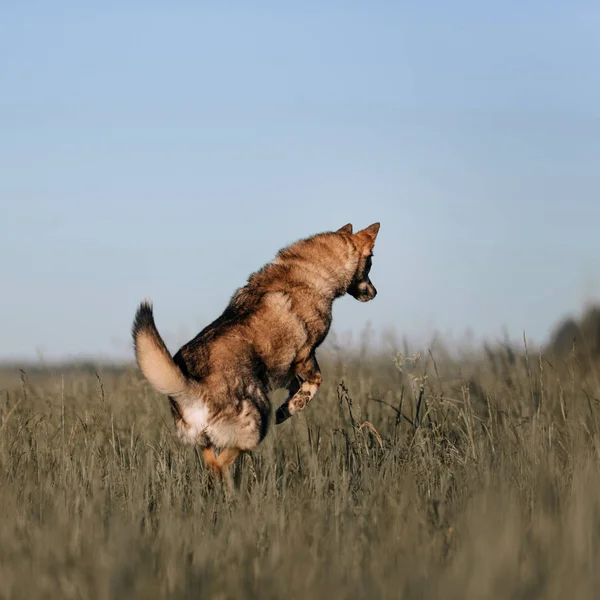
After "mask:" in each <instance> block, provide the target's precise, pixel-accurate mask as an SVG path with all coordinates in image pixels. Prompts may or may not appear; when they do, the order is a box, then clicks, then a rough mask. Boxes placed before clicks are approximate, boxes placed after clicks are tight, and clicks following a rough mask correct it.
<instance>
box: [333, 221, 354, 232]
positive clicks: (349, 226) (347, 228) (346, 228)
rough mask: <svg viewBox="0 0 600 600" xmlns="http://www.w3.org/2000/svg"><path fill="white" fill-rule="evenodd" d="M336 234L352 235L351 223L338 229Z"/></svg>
mask: <svg viewBox="0 0 600 600" xmlns="http://www.w3.org/2000/svg"><path fill="white" fill-rule="evenodd" d="M336 233H352V223H348V224H347V225H344V226H343V227H340V228H339V229H338V230H337V231H336Z"/></svg>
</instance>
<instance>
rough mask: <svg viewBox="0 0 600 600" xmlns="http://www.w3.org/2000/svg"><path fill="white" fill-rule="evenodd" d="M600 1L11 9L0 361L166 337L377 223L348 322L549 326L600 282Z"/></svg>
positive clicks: (0, 73)
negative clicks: (142, 314)
mask: <svg viewBox="0 0 600 600" xmlns="http://www.w3.org/2000/svg"><path fill="white" fill-rule="evenodd" d="M598 32H600V4H599V3H598V2H596V1H594V2H592V1H589V2H582V1H579V0H574V1H569V2H564V1H561V2H557V1H555V0H546V1H542V0H535V1H529V2H524V1H520V2H515V1H510V0H509V1H505V2H493V3H492V2H481V1H475V0H472V1H464V0H457V1H455V2H448V1H447V0H434V1H429V2H426V1H423V2H410V3H407V2H379V1H375V0H373V1H370V2H351V1H348V2H327V1H318V2H317V1H311V0H307V1H305V2H299V3H287V2H257V1H254V2H191V1H186V2H182V1H177V0H174V1H169V2H167V1H163V2H155V1H154V2H153V1H152V0H150V1H149V2H139V1H138V2H127V1H126V2H114V1H113V0H107V1H105V2H102V3H100V2H97V3H85V2H75V1H71V2H65V1H61V0H57V1H55V2H43V3H42V2H17V1H16V0H5V1H4V2H2V3H1V4H0V223H1V224H2V226H1V229H0V231H1V235H0V358H2V359H11V358H12V359H15V358H27V357H29V358H35V357H36V356H37V355H38V353H41V354H42V355H43V356H45V357H46V358H61V357H69V356H78V355H86V356H94V355H95V356H102V357H112V356H114V357H131V349H130V337H129V328H130V325H131V321H132V317H133V314H134V311H135V309H136V305H137V303H138V302H139V301H140V300H141V299H142V298H144V297H150V298H151V299H152V300H153V302H154V305H155V316H156V320H157V324H158V327H159V330H160V331H161V333H163V334H164V337H165V340H166V341H167V343H168V345H169V346H170V348H171V349H172V350H176V349H177V346H178V344H180V343H182V342H184V341H186V340H187V339H188V337H190V336H191V335H193V334H195V333H196V332H197V331H198V330H199V328H201V327H202V326H204V325H206V324H207V323H208V322H210V321H211V320H212V319H214V318H215V317H217V316H218V314H219V313H220V312H221V310H222V309H223V308H224V306H225V304H226V302H227V301H228V299H229V297H230V296H231V294H232V293H233V291H234V290H235V289H236V288H237V287H239V286H241V285H243V284H244V283H245V281H246V278H247V276H248V274H249V273H250V272H251V271H253V270H255V269H257V268H259V267H260V266H262V264H263V263H264V262H266V261H268V260H270V259H271V258H272V257H273V256H274V254H275V252H276V251H277V249H278V248H280V247H281V246H283V245H286V244H287V243H289V242H292V241H294V240H295V239H297V238H300V237H304V236H306V235H309V234H312V233H316V232H318V231H323V230H328V229H332V228H338V227H340V226H342V225H344V224H345V223H347V222H348V221H351V222H353V223H354V225H355V227H364V226H367V225H369V224H371V223H372V222H374V221H380V222H381V224H382V225H381V231H380V235H379V239H378V243H377V246H376V249H375V260H374V266H373V271H372V275H373V277H372V278H373V281H374V283H375V285H376V286H377V288H378V291H379V294H378V296H377V298H376V300H375V301H374V302H372V303H370V304H360V303H358V302H355V301H354V300H353V299H351V298H343V299H341V300H339V301H338V303H337V305H336V306H335V310H334V327H335V330H336V331H338V332H344V331H347V330H354V331H360V330H361V329H362V328H363V327H364V326H365V324H366V323H367V322H371V324H372V326H373V327H374V328H375V329H376V330H382V329H384V328H386V327H393V328H394V329H395V330H396V332H397V333H398V335H400V336H401V335H403V334H408V335H410V336H413V337H414V338H419V339H427V338H428V337H429V336H430V334H431V333H432V332H433V331H434V330H440V331H441V332H442V333H452V334H454V336H460V335H462V334H463V333H464V332H465V330H466V329H467V328H472V330H473V331H474V332H475V333H476V334H480V335H484V336H488V337H492V338H494V337H501V336H502V331H503V328H504V327H506V328H507V329H508V331H509V333H510V334H511V335H514V336H516V337H518V336H519V335H521V332H522V330H523V329H525V330H526V331H527V333H528V335H530V336H531V337H532V338H534V339H538V340H540V341H542V340H543V339H544V338H545V336H547V334H548V330H549V328H551V327H552V326H553V325H554V324H555V323H556V321H557V319H559V318H560V317H561V316H563V315H564V314H565V313H567V312H570V311H578V310H579V309H580V308H581V306H582V303H583V302H584V301H587V300H590V299H596V298H598V293H599V292H600V194H599V191H600V77H599V73H600V35H599V33H598Z"/></svg>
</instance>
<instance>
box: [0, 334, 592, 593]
mask: <svg viewBox="0 0 600 600" xmlns="http://www.w3.org/2000/svg"><path fill="white" fill-rule="evenodd" d="M403 353H404V355H403V356H402V355H398V356H394V354H393V353H391V352H390V353H389V354H385V353H379V354H376V353H374V352H367V353H364V354H362V355H352V354H350V353H344V352H342V351H338V352H333V351H331V352H329V353H327V354H324V355H322V357H321V363H322V368H323V374H324V379H325V381H324V384H323V386H322V388H321V390H320V392H319V394H318V395H317V397H316V398H315V400H314V401H313V403H312V404H311V405H310V406H309V407H308V409H307V410H306V411H305V412H304V413H302V414H300V415H298V416H296V417H294V418H292V419H290V420H289V421H288V422H286V423H285V424H284V425H282V426H278V427H277V428H275V427H272V428H271V431H270V434H269V435H268V437H267V440H266V441H265V442H264V443H263V445H262V446H260V447H259V449H258V450H257V451H256V452H255V453H254V454H253V455H252V456H250V455H247V456H243V457H241V459H239V460H238V462H237V463H236V465H235V468H234V471H233V473H234V477H235V484H236V491H235V493H234V495H233V496H232V497H231V499H230V500H229V501H228V502H227V501H226V500H225V499H224V495H223V493H222V489H220V488H219V486H218V485H213V482H212V481H211V480H210V478H209V477H208V475H207V473H206V471H205V468H204V467H203V464H202V462H201V460H200V458H199V456H198V453H197V452H195V451H194V450H193V449H191V448H185V447H182V446H180V445H179V444H177V443H176V441H175V439H174V438H173V430H172V421H171V419H170V415H169V410H168V403H167V401H166V399H165V398H164V397H161V396H160V395H158V394H156V393H155V392H153V391H152V390H151V389H150V386H149V385H148V384H147V383H146V382H145V381H143V380H142V379H141V377H140V375H139V374H138V372H137V371H136V370H135V369H134V368H133V367H131V368H123V369H108V368H104V369H102V368H98V373H95V372H94V369H92V368H83V367H81V368H74V367H73V368H68V367H65V368H58V367H55V368H49V369H31V370H27V371H26V372H25V373H20V372H19V370H18V369H11V368H6V369H4V370H3V371H2V372H1V373H0V389H1V390H2V392H1V393H2V396H1V397H0V507H1V509H2V524H1V527H0V598H2V599H8V598H11V599H13V598H15V599H16V598H23V599H25V598H26V599H33V598H52V599H56V598H61V599H67V598H86V599H96V598H98V599H101V598H127V599H130V598H140V599H141V598H144V599H153V598H181V599H184V598H215V599H222V600H225V599H230V598H231V599H233V598H260V599H270V598H273V599H274V598H290V599H295V598H311V599H312V598H315V599H320V598H326V599H327V600H332V599H334V598H335V599H338V598H339V599H346V598H348V599H350V598H444V599H454V598H456V599H484V598H494V599H495V598H506V599H512V600H514V599H518V598H556V599H563V598H566V597H568V598H570V599H573V598H594V597H599V596H600V568H599V567H600V453H599V450H600V442H599V438H598V426H599V418H600V414H599V413H600V407H599V406H598V404H599V399H600V384H599V382H598V379H597V376H598V373H597V371H596V368H595V363H594V359H593V358H591V356H592V354H593V353H592V352H585V351H583V350H582V349H581V348H575V350H574V351H573V352H571V351H569V352H566V353H564V354H563V355H562V356H561V357H560V358H548V357H540V354H539V352H538V351H537V350H535V349H533V348H528V349H527V352H526V349H525V343H523V344H522V345H521V346H520V348H517V349H516V350H511V349H510V348H503V347H500V346H499V347H495V348H494V349H487V351H484V350H482V351H481V352H475V351H472V352H470V353H465V354H464V355H462V356H460V357H458V358H456V357H452V356H450V355H449V354H448V353H446V352H445V351H444V349H443V348H441V347H434V348H432V352H431V355H430V354H429V352H427V350H426V351H425V352H424V353H423V354H422V355H421V357H420V358H417V359H414V360H413V358H414V357H411V353H410V352H409V351H408V350H406V349H403ZM342 382H343V383H342ZM275 397H276V399H280V398H282V397H283V396H282V395H281V394H280V393H277V394H275Z"/></svg>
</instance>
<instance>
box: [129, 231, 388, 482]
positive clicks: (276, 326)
mask: <svg viewBox="0 0 600 600" xmlns="http://www.w3.org/2000/svg"><path fill="white" fill-rule="evenodd" d="M378 232H379V223H374V224H373V225H371V226H370V227H367V228H366V229H363V230H362V231H359V232H357V233H353V232H352V225H351V224H350V223H349V224H348V225H345V226H344V227H342V228H340V229H338V230H337V231H336V232H327V233H320V234H317V235H314V236H312V237H309V238H307V239H304V240H300V241H298V242H296V243H294V244H292V245H290V246H288V247H286V248H284V249H282V250H280V251H279V253H278V254H277V256H276V258H275V259H274V260H273V261H272V262H271V263H269V264H267V265H266V266H264V267H263V268H262V269H261V270H260V271H257V272H256V273H253V274H252V275H251V276H250V277H249V279H248V283H247V284H246V285H245V286H244V287H242V288H240V289H239V290H237V291H236V292H235V294H234V295H233V297H232V299H231V301H230V303H229V305H228V306H227V308H226V309H225V311H224V312H223V314H222V315H221V316H220V317H219V318H218V319H216V321H214V322H213V323H211V324H210V325H208V326H207V327H206V328H204V329H203V330H202V331H201V332H200V333H199V334H198V335H197V336H196V337H195V338H194V339H192V340H191V341H190V342H188V343H187V344H185V345H184V346H183V347H182V348H181V349H180V350H179V351H178V352H177V354H175V356H173V357H171V355H170V353H169V351H168V350H167V347H166V346H165V344H164V342H163V340H162V338H161V337H160V335H159V333H158V330H157V329H156V325H155V323H154V317H153V314H152V305H151V304H150V303H149V302H147V301H144V302H142V303H141V304H140V306H139V308H138V310H137V313H136V315H135V320H134V323H133V328H132V334H133V340H134V346H135V354H136V359H137V363H138V365H139V367H140V369H141V371H142V373H143V374H144V376H145V377H146V379H148V381H149V382H150V383H151V384H152V386H153V387H154V388H155V389H156V390H158V391H159V392H161V393H163V394H165V395H167V396H169V400H170V403H171V412H172V414H173V418H174V420H175V426H176V430H177V433H178V435H179V437H180V439H181V440H182V441H184V442H186V443H192V444H198V445H199V446H200V447H201V448H202V451H203V456H204V459H205V461H206V464H207V466H208V467H209V468H211V469H213V470H215V471H216V472H217V473H219V474H221V475H223V474H226V472H227V468H228V466H229V465H230V464H231V463H232V462H233V461H234V460H235V458H236V456H237V455H238V454H239V453H240V452H243V451H247V450H252V449H253V448H255V447H256V446H257V445H258V444H259V443H260V442H261V441H262V440H263V439H264V437H265V435H266V433H267V429H268V425H269V418H270V412H271V405H270V402H269V398H268V392H269V391H270V390H273V389H277V388H281V387H285V388H286V389H287V390H288V393H289V396H288V398H287V400H286V401H285V402H284V403H283V404H282V405H281V406H280V407H279V409H278V410H277V411H276V422H277V423H282V422H283V421H285V420H286V419H287V418H289V417H290V416H291V415H293V414H295V413H297V412H298V411H301V410H302V409H304V408H305V407H306V405H307V404H308V403H309V402H310V401H311V400H312V398H313V396H314V395H315V393H316V391H317V389H318V388H319V385H320V384H321V380H322V377H321V373H320V370H319V365H318V364H317V359H316V357H315V350H316V349H317V348H318V346H319V345H320V344H321V343H322V342H323V340H324V339H325V337H326V335H327V333H328V332H329V328H330V326H331V318H332V317H331V313H332V304H333V301H334V300H335V299H336V298H338V297H340V296H342V295H344V294H346V293H349V294H350V295H352V296H353V297H354V298H356V299H357V300H359V301H361V302H368V301H369V300H372V299H373V298H374V297H375V295H376V294H377V291H376V289H375V287H374V286H373V284H372V283H371V280H370V279H369V270H370V268H371V257H372V251H373V246H374V244H375V238H376V237H377V233H378ZM214 448H221V449H223V452H221V453H220V454H219V456H218V457H217V456H216V455H215V453H214Z"/></svg>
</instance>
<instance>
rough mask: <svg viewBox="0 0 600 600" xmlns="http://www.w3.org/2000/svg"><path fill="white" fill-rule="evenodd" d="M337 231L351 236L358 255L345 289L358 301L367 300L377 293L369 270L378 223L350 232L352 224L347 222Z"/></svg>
mask: <svg viewBox="0 0 600 600" xmlns="http://www.w3.org/2000/svg"><path fill="white" fill-rule="evenodd" d="M337 232H338V233H341V234H343V235H349V236H350V237H351V239H352V243H353V245H354V247H355V249H356V254H357V257H358V264H357V266H356V270H355V272H354V276H353V277H352V281H351V282H350V285H349V286H348V289H347V290H346V291H347V293H348V294H350V295H351V296H352V297H353V298H356V300H358V301H359V302H369V300H373V298H375V296H376V295H377V290H376V289H375V286H374V285H373V283H372V282H371V280H370V279H369V271H370V270H371V263H372V261H373V246H374V245H375V239H376V238H377V234H378V233H379V223H373V225H369V227H367V228H365V229H362V230H361V231H357V232H356V233H352V224H351V223H348V224H347V225H344V227H341V228H340V229H338V231H337Z"/></svg>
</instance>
